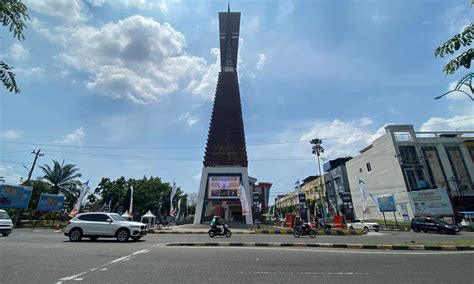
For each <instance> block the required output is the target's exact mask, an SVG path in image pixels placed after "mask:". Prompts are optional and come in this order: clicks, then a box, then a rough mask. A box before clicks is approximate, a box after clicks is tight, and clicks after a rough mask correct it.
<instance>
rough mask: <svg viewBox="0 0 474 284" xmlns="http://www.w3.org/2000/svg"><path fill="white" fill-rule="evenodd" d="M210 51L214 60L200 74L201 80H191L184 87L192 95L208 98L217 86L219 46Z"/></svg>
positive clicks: (212, 96) (209, 98) (212, 95)
mask: <svg viewBox="0 0 474 284" xmlns="http://www.w3.org/2000/svg"><path fill="white" fill-rule="evenodd" d="M211 53H212V54H213V55H214V56H215V57H216V61H215V62H214V63H212V64H211V65H210V66H209V68H207V71H206V72H205V74H204V75H203V76H202V78H201V80H199V81H198V80H192V81H191V82H190V83H189V85H188V87H187V88H186V89H187V90H190V91H191V93H192V94H193V95H196V96H201V97H203V98H205V99H208V100H211V99H213V98H214V94H215V91H216V86H217V75H218V74H219V71H220V51H219V48H213V49H212V50H211Z"/></svg>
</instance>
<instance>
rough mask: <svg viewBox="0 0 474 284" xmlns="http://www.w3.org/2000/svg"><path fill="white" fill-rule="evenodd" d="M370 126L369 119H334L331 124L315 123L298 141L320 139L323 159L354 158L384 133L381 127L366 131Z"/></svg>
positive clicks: (370, 121)
mask: <svg viewBox="0 0 474 284" xmlns="http://www.w3.org/2000/svg"><path fill="white" fill-rule="evenodd" d="M371 124H373V122H372V120H371V119H370V118H361V119H356V120H353V121H350V122H344V121H342V120H339V119H334V120H333V121H332V122H316V123H315V124H314V126H313V127H312V128H311V129H310V130H309V131H307V132H306V133H303V134H302V135H301V137H300V140H301V141H305V140H311V139H313V138H320V139H322V140H323V146H324V148H325V149H326V151H325V153H324V154H323V157H328V158H329V159H334V158H337V157H341V156H347V155H352V156H355V155H357V154H358V152H359V151H360V150H362V149H363V148H365V147H366V146H368V145H370V144H371V143H372V141H373V140H375V139H376V138H378V137H379V136H380V135H382V134H383V133H384V130H383V127H382V128H380V129H379V130H378V131H376V132H374V131H371V130H370V129H368V128H367V126H368V125H371Z"/></svg>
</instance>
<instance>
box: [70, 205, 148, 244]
mask: <svg viewBox="0 0 474 284" xmlns="http://www.w3.org/2000/svg"><path fill="white" fill-rule="evenodd" d="M147 230H148V228H147V225H146V224H143V223H140V222H131V221H127V220H126V219H124V218H123V217H122V216H120V215H119V214H117V213H104V212H90V213H83V214H78V215H77V216H76V217H74V218H73V219H71V221H69V223H68V225H67V226H66V229H64V235H65V236H68V237H69V240H71V242H78V241H80V240H81V239H82V238H83V237H86V238H90V239H91V240H97V239H98V238H99V237H100V238H117V240H118V241H119V242H126V241H127V240H128V239H129V238H132V240H134V241H138V240H139V239H141V238H142V237H143V236H145V235H146V234H147V232H148V231H147Z"/></svg>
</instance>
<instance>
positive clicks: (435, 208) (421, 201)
mask: <svg viewBox="0 0 474 284" xmlns="http://www.w3.org/2000/svg"><path fill="white" fill-rule="evenodd" d="M410 198H411V202H412V204H413V209H414V210H415V216H452V215H453V208H452V207H451V202H450V200H449V197H448V192H447V191H446V189H445V188H437V189H427V190H419V191H412V192H410Z"/></svg>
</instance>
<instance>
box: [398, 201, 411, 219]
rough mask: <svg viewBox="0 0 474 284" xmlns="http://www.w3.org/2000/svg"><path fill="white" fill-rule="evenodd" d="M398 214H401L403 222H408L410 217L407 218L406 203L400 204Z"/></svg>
mask: <svg viewBox="0 0 474 284" xmlns="http://www.w3.org/2000/svg"><path fill="white" fill-rule="evenodd" d="M400 212H402V216H403V221H405V222H408V221H410V216H408V208H407V204H406V203H400Z"/></svg>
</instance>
